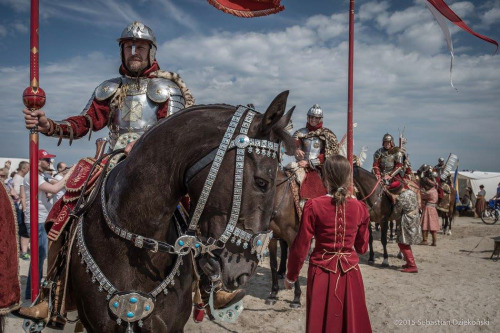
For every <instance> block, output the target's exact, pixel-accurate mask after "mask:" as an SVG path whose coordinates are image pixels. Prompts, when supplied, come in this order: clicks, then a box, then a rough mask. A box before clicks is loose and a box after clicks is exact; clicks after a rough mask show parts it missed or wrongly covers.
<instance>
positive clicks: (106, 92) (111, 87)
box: [94, 77, 122, 101]
mask: <svg viewBox="0 0 500 333" xmlns="http://www.w3.org/2000/svg"><path fill="white" fill-rule="evenodd" d="M121 83H122V79H121V78H119V77H117V78H114V79H111V80H107V81H104V82H103V83H101V84H100V85H99V86H98V87H97V88H96V89H95V92H94V94H95V99H97V100H98V101H104V100H106V99H108V98H110V97H111V96H113V95H114V94H115V93H116V91H117V90H118V88H119V87H120V84H121Z"/></svg>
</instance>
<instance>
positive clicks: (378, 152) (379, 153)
mask: <svg viewBox="0 0 500 333" xmlns="http://www.w3.org/2000/svg"><path fill="white" fill-rule="evenodd" d="M383 149H384V148H379V149H377V150H376V151H375V153H373V159H374V160H375V161H376V160H378V159H379V158H381V157H382V155H383V153H384V152H383Z"/></svg>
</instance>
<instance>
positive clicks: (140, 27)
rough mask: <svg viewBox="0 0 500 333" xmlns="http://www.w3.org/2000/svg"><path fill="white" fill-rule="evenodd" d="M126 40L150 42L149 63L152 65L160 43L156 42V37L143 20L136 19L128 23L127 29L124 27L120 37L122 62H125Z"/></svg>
mask: <svg viewBox="0 0 500 333" xmlns="http://www.w3.org/2000/svg"><path fill="white" fill-rule="evenodd" d="M126 40H132V41H135V40H143V41H147V42H149V44H150V46H151V48H150V50H149V65H151V64H152V63H153V62H154V61H155V58H156V50H157V49H158V44H156V37H155V35H154V33H153V30H152V29H151V28H150V27H148V26H147V25H145V24H143V23H141V22H138V21H134V22H132V23H131V24H129V25H127V26H126V27H125V29H123V31H122V34H121V36H120V38H118V43H119V45H120V53H121V57H122V63H124V59H123V42H124V41H126Z"/></svg>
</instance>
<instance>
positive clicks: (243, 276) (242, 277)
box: [237, 274, 248, 286]
mask: <svg viewBox="0 0 500 333" xmlns="http://www.w3.org/2000/svg"><path fill="white" fill-rule="evenodd" d="M237 280H238V284H239V285H240V286H244V285H245V284H246V283H247V281H248V275H247V274H241V275H240V276H238V279H237Z"/></svg>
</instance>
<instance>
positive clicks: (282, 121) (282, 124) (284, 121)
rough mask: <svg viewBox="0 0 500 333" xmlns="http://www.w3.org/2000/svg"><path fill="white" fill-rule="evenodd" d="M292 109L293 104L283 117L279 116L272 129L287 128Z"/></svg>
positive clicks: (293, 107)
mask: <svg viewBox="0 0 500 333" xmlns="http://www.w3.org/2000/svg"><path fill="white" fill-rule="evenodd" d="M294 110H295V105H294V106H292V108H291V109H290V110H288V112H287V113H286V114H285V115H284V116H283V117H281V118H280V120H279V121H278V122H277V123H276V124H275V125H274V126H273V129H274V128H277V129H285V130H288V128H287V127H288V125H289V124H290V119H292V114H293V111H294ZM290 125H291V124H290Z"/></svg>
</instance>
